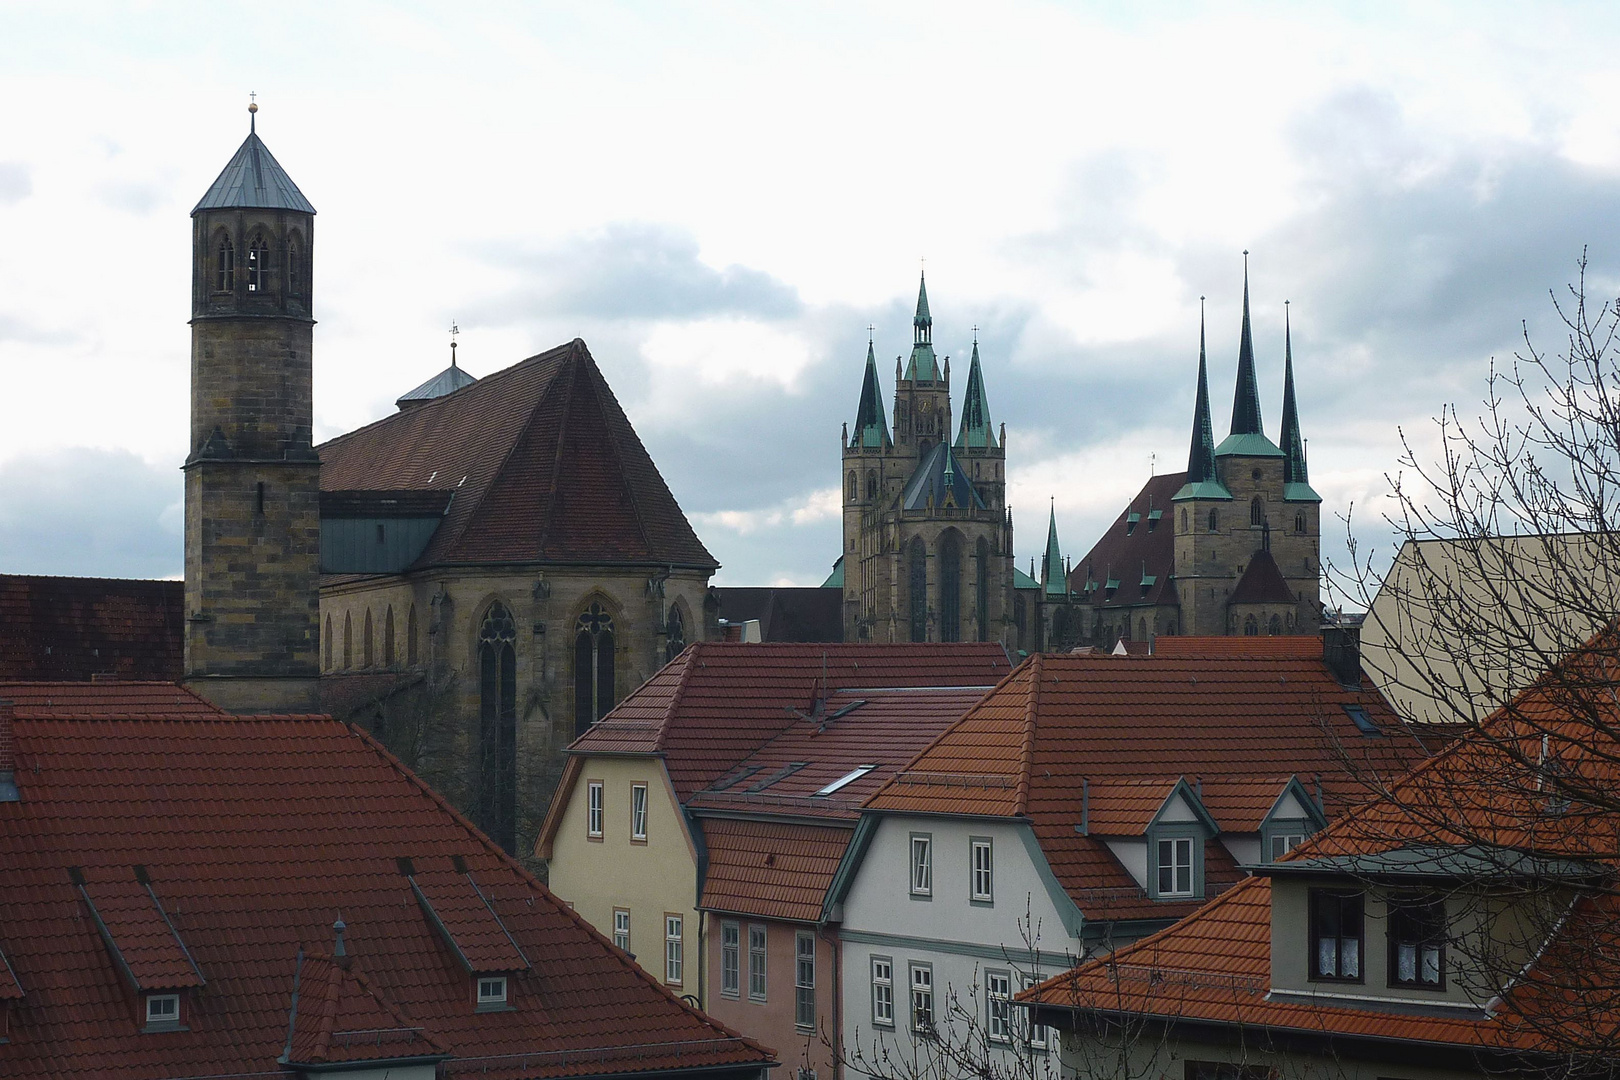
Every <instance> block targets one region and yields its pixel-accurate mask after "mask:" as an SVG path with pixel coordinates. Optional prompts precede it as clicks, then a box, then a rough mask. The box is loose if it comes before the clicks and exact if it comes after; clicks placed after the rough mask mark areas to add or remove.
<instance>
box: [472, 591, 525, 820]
mask: <svg viewBox="0 0 1620 1080" xmlns="http://www.w3.org/2000/svg"><path fill="white" fill-rule="evenodd" d="M477 816H478V827H479V828H481V829H483V830H484V832H485V833H487V834H488V835H489V838H490V839H491V840H493V841H495V842H496V843H497V844H499V845H500V846H501V847H502V848H504V849H505V850H506V851H508V852H511V851H515V850H516V848H517V623H516V622H515V621H514V620H513V618H512V612H511V611H510V610H508V609H507V607H506V605H505V604H503V603H501V602H500V601H499V600H497V601H495V603H493V604H491V605H490V606H489V611H488V612H487V613H485V615H484V621H483V624H482V625H480V626H479V628H478V815H477Z"/></svg>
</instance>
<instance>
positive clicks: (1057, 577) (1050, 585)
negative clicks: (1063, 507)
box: [1041, 500, 1069, 596]
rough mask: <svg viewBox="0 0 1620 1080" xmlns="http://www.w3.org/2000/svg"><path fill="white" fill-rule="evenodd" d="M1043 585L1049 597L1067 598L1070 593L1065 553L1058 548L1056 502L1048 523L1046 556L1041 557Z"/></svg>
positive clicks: (1053, 504)
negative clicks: (1064, 565)
mask: <svg viewBox="0 0 1620 1080" xmlns="http://www.w3.org/2000/svg"><path fill="white" fill-rule="evenodd" d="M1041 585H1042V586H1043V587H1044V589H1045V591H1046V595H1047V596H1067V595H1068V592H1069V582H1068V579H1067V578H1066V577H1065V576H1064V574H1063V551H1062V549H1061V548H1059V547H1058V535H1057V502H1056V501H1055V500H1054V501H1053V503H1052V515H1051V517H1050V518H1048V519H1047V523H1046V554H1045V555H1043V556H1042V557H1041Z"/></svg>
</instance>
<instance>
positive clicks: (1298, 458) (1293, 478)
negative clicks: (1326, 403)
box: [1282, 301, 1322, 502]
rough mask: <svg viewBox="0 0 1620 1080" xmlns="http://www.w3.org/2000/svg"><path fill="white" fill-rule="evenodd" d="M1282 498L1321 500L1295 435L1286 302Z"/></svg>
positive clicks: (1290, 329)
mask: <svg viewBox="0 0 1620 1080" xmlns="http://www.w3.org/2000/svg"><path fill="white" fill-rule="evenodd" d="M1282 452H1283V498H1284V499H1287V500H1289V501H1290V502H1321V501H1322V496H1320V495H1318V494H1317V493H1316V492H1315V491H1314V490H1313V489H1312V488H1311V483H1310V479H1309V477H1308V476H1306V472H1305V444H1304V440H1303V439H1302V438H1301V437H1300V434H1299V406H1298V405H1297V404H1295V402H1294V327H1293V322H1292V320H1291V319H1290V318H1289V313H1288V304H1287V302H1286V301H1284V303H1283V407H1282Z"/></svg>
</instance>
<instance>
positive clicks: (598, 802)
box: [585, 780, 602, 840]
mask: <svg viewBox="0 0 1620 1080" xmlns="http://www.w3.org/2000/svg"><path fill="white" fill-rule="evenodd" d="M585 804H586V805H585V835H586V836H591V837H595V838H596V839H598V840H600V839H601V838H602V781H600V780H592V781H591V782H590V783H589V784H587V785H586V796H585Z"/></svg>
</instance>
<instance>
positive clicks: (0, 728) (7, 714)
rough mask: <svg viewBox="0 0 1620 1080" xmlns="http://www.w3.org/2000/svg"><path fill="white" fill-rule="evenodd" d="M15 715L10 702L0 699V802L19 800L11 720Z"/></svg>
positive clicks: (20, 797)
mask: <svg viewBox="0 0 1620 1080" xmlns="http://www.w3.org/2000/svg"><path fill="white" fill-rule="evenodd" d="M16 717H17V712H16V710H15V709H14V708H12V705H11V702H9V701H0V802H21V801H22V794H21V793H20V792H19V791H18V790H17V771H16V770H17V747H16V741H15V739H14V737H13V734H12V727H11V722H12V721H13V720H15V719H16Z"/></svg>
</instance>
